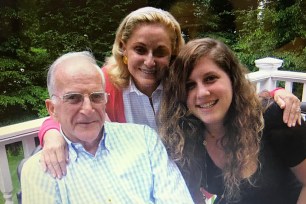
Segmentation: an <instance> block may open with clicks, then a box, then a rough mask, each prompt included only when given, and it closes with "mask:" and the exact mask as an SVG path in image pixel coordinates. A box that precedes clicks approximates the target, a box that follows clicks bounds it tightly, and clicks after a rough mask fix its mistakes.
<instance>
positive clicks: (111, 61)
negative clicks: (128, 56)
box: [106, 7, 184, 88]
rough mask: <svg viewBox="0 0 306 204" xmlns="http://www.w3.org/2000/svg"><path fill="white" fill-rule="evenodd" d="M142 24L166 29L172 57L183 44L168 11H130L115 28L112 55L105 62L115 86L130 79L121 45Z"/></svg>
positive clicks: (147, 8) (178, 28) (154, 9)
mask: <svg viewBox="0 0 306 204" xmlns="http://www.w3.org/2000/svg"><path fill="white" fill-rule="evenodd" d="M144 24H145V25H146V24H161V25H163V26H165V27H166V28H167V29H168V32H169V33H168V34H169V35H170V38H171V43H172V44H171V51H172V52H171V54H172V57H175V56H176V55H177V54H178V52H179V50H180V49H181V47H182V46H183V45H184V39H183V36H182V34H181V28H180V25H179V23H178V22H177V21H176V19H175V18H174V17H173V16H172V15H171V14H170V13H169V12H167V11H164V10H162V9H157V8H153V7H144V8H140V9H138V10H135V11H133V12H131V13H130V14H129V15H127V16H126V17H125V18H124V19H123V20H122V22H121V23H120V25H119V27H118V29H117V32H116V38H115V42H114V44H113V49H112V56H111V57H110V58H108V59H107V64H106V66H107V68H108V74H109V76H110V80H111V82H112V83H113V84H114V85H115V86H116V87H117V88H125V87H127V86H128V84H129V79H130V73H129V70H128V68H127V65H126V64H124V63H123V59H122V58H123V50H122V45H123V43H126V42H127V41H128V40H129V39H130V37H131V35H132V33H133V31H134V30H135V28H137V27H138V26H141V25H144Z"/></svg>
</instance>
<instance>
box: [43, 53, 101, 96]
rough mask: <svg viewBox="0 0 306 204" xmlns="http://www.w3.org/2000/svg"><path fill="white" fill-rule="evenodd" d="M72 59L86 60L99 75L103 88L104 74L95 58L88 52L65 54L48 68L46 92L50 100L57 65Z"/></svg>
mask: <svg viewBox="0 0 306 204" xmlns="http://www.w3.org/2000/svg"><path fill="white" fill-rule="evenodd" d="M74 57H83V58H87V59H88V61H89V62H91V63H92V64H93V65H94V66H95V67H96V68H97V70H98V72H99V73H100V74H101V77H102V85H103V88H105V78H104V74H103V72H102V70H101V68H100V67H99V66H98V65H97V62H96V59H95V57H94V56H93V55H92V54H91V53H90V52H88V51H82V52H69V53H66V54H64V55H62V56H60V57H59V58H57V59H56V60H55V61H54V62H53V63H52V64H51V66H50V67H49V69H48V75H47V86H48V92H49V96H50V98H51V97H52V95H53V94H54V91H55V90H54V89H55V78H54V73H55V72H56V70H57V67H58V66H57V65H58V64H60V63H62V62H63V61H64V60H66V59H69V58H74Z"/></svg>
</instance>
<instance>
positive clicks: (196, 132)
mask: <svg viewBox="0 0 306 204" xmlns="http://www.w3.org/2000/svg"><path fill="white" fill-rule="evenodd" d="M202 57H209V58H210V59H211V60H213V61H214V62H215V63H216V65H218V66H219V67H220V68H221V69H222V70H223V71H224V72H226V73H227V75H228V76H229V78H230V80H231V83H232V87H233V99H232V102H231V105H230V108H229V110H228V112H227V114H226V118H225V120H224V127H225V132H226V134H225V135H224V136H223V137H222V139H221V141H220V142H221V145H222V148H223V150H224V153H225V157H226V158H225V161H226V163H225V166H224V168H223V179H224V184H225V195H226V197H227V199H230V200H233V199H238V198H239V192H240V189H239V187H240V182H241V180H242V179H245V177H244V176H243V172H246V171H247V170H248V168H249V166H250V165H252V164H256V165H257V168H259V166H260V164H259V163H258V154H259V149H260V137H261V131H262V129H263V116H262V108H261V107H262V106H261V103H260V101H259V99H258V97H257V94H256V91H255V87H254V86H253V85H252V84H251V83H250V82H249V80H247V79H246V78H245V74H246V73H247V72H246V69H245V68H244V67H243V66H242V65H241V64H240V63H239V61H238V60H237V58H236V57H235V56H234V54H233V53H232V51H231V50H230V49H229V48H228V47H227V46H226V45H225V44H223V43H221V42H219V41H217V40H214V39H211V38H203V39H196V40H192V41H190V42H189V43H187V44H186V45H185V46H184V47H183V48H182V50H181V52H180V53H179V54H178V56H177V58H176V60H175V61H174V63H173V64H172V66H171V68H170V70H169V73H168V77H167V79H166V80H164V81H165V83H166V84H165V85H164V95H163V100H162V103H161V109H160V115H159V127H160V129H159V131H160V132H159V133H160V135H161V137H162V139H163V141H164V144H165V145H166V147H167V150H168V153H169V155H170V157H171V158H172V159H173V160H175V161H176V162H177V163H178V164H179V165H180V166H182V167H183V168H184V167H186V164H187V166H188V163H189V162H190V161H191V159H192V158H191V157H193V156H195V155H191V154H190V152H188V151H189V150H188V149H186V148H185V144H186V141H188V140H202V141H203V139H204V138H203V136H204V131H205V125H204V124H203V123H202V122H201V121H200V120H199V119H197V118H196V117H194V116H192V115H191V114H190V113H189V112H188V108H187V105H186V100H187V96H188V92H187V91H186V81H187V80H188V78H189V76H190V74H191V72H192V71H193V68H194V67H195V65H196V64H197V62H198V61H199V60H200V59H201V58H202ZM200 127H202V128H200ZM203 148H204V147H203ZM246 179H248V181H249V182H251V181H250V180H249V178H248V177H247V178H246Z"/></svg>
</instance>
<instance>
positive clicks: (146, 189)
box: [21, 122, 193, 204]
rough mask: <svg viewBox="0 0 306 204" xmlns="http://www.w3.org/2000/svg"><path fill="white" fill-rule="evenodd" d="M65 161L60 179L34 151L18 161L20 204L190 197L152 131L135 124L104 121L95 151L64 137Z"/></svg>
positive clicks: (178, 200) (183, 200) (180, 199)
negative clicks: (43, 166) (67, 159)
mask: <svg viewBox="0 0 306 204" xmlns="http://www.w3.org/2000/svg"><path fill="white" fill-rule="evenodd" d="M68 148H69V157H70V163H69V165H68V166H67V175H66V176H64V177H63V178H62V179H61V180H58V179H54V178H52V177H51V176H50V175H49V174H48V173H44V172H43V171H42V169H41V166H40V163H39V159H40V153H38V154H36V155H34V156H32V157H31V158H30V159H29V160H28V161H27V162H26V163H25V165H24V167H23V170H22V176H21V184H22V197H23V198H22V200H23V204H35V203H39V204H40V203H44V204H46V203H80V204H81V203H82V204H83V203H116V204H118V203H119V204H121V203H127V204H132V203H133V204H134V203H141V204H142V203H145V204H147V203H167V204H170V203H176V204H177V203H182V204H185V203H186V204H187V203H193V201H192V198H191V197H190V194H189V192H188V189H187V187H186V185H185V182H184V180H183V178H182V176H181V174H180V172H179V170H178V168H177V166H176V165H175V164H174V162H172V161H171V160H169V158H168V156H167V152H166V150H165V147H164V145H163V144H162V142H161V140H160V138H159V137H158V135H157V134H156V133H155V131H154V130H153V129H151V128H149V127H148V126H144V125H137V124H127V123H126V124H122V123H107V122H106V123H105V125H104V135H103V139H102V140H101V141H100V143H99V147H98V149H97V152H96V154H95V155H92V154H90V153H88V152H87V151H86V150H85V149H84V148H83V146H82V145H80V144H74V143H71V142H69V143H68Z"/></svg>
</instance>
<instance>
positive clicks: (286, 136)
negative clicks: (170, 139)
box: [181, 103, 306, 204]
mask: <svg viewBox="0 0 306 204" xmlns="http://www.w3.org/2000/svg"><path fill="white" fill-rule="evenodd" d="M282 115H283V111H282V110H281V109H280V108H279V107H278V106H277V105H276V104H275V103H273V104H272V105H271V106H270V107H269V108H268V109H267V111H266V112H265V114H264V119H265V128H264V132H263V136H262V143H261V151H260V156H259V160H260V163H261V166H260V169H258V170H257V171H256V173H255V174H254V175H253V176H252V177H251V179H252V181H253V183H254V186H251V185H250V184H249V183H248V182H243V183H242V184H241V200H240V201H239V202H228V201H226V200H225V199H222V200H221V201H220V202H218V199H220V197H221V195H222V194H223V192H224V187H223V186H224V185H223V177H222V171H221V169H219V168H218V167H217V166H216V165H214V163H213V161H212V160H211V158H210V157H209V155H208V154H207V153H206V151H205V148H204V146H203V144H202V143H203V138H201V137H198V138H197V139H195V140H189V141H186V148H187V149H185V152H189V153H190V152H193V154H190V156H189V158H190V159H191V160H190V166H189V167H188V168H187V167H183V168H182V169H181V170H182V173H183V176H184V177H185V180H186V182H187V185H188V187H189V190H190V192H191V194H192V196H193V198H194V200H195V202H196V203H204V201H203V194H202V193H201V192H200V188H201V187H204V186H207V189H206V191H208V192H209V193H211V194H216V195H217V201H215V203H219V204H225V203H239V204H293V203H296V201H297V199H298V196H299V193H300V191H301V187H302V186H301V184H300V183H299V182H298V181H297V180H296V178H295V175H294V174H293V173H292V172H291V170H290V167H294V166H296V165H297V164H299V163H300V162H302V161H303V160H304V159H305V158H306V124H305V122H304V121H302V126H296V127H293V128H288V127H287V125H286V124H284V123H283V121H282ZM205 162H206V163H205ZM205 164H206V166H207V170H205ZM205 178H207V179H205ZM206 182H207V183H206Z"/></svg>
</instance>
